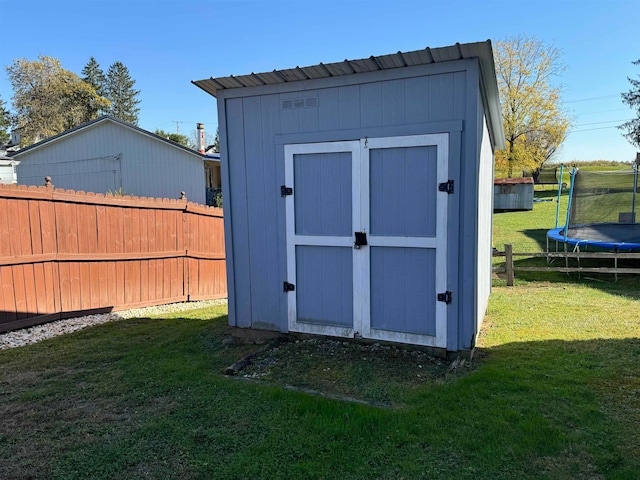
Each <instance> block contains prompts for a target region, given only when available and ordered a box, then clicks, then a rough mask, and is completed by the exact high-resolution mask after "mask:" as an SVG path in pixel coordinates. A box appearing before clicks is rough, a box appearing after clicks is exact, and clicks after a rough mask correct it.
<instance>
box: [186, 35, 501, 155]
mask: <svg viewBox="0 0 640 480" xmlns="http://www.w3.org/2000/svg"><path fill="white" fill-rule="evenodd" d="M467 58H477V59H478V60H479V62H480V70H481V76H482V82H483V85H484V90H485V92H484V94H485V98H486V104H487V109H488V111H487V112H486V114H487V117H488V119H489V125H490V128H491V130H492V137H493V140H494V143H495V145H496V147H497V148H498V149H503V148H505V141H504V133H503V132H504V129H503V123H502V113H501V109H500V98H499V94H498V84H497V81H496V73H495V64H494V61H493V50H492V48H491V40H487V41H485V42H476V43H463V44H460V43H456V44H455V45H451V46H448V47H439V48H429V47H427V48H425V49H424V50H415V51H412V52H397V53H392V54H389V55H379V56H375V55H372V56H371V57H369V58H363V59H359V60H344V61H342V62H336V63H319V64H318V65H312V66H309V67H295V68H288V69H284V70H273V71H272V72H264V73H253V72H252V73H251V74H249V75H239V76H234V75H230V76H228V77H217V78H213V77H211V78H208V79H204V80H195V81H192V82H191V83H193V84H194V85H196V86H198V87H200V88H201V89H202V90H204V91H205V92H207V93H209V94H211V95H213V96H214V97H216V96H217V94H218V92H219V91H221V90H228V89H232V88H243V87H259V86H262V85H277V84H282V83H289V82H300V81H305V80H313V79H319V78H329V77H339V76H343V75H353V74H355V73H366V72H376V71H379V70H389V69H394V68H404V67H412V66H417V65H428V64H431V63H441V62H448V61H454V60H461V59H467Z"/></svg>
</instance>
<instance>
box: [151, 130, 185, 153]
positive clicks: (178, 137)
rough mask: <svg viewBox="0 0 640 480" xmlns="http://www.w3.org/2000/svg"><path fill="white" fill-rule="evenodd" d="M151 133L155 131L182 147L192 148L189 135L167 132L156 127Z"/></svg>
mask: <svg viewBox="0 0 640 480" xmlns="http://www.w3.org/2000/svg"><path fill="white" fill-rule="evenodd" d="M153 133H155V134H156V135H158V136H159V137H162V138H166V139H167V140H171V141H172V142H176V143H179V144H180V145H182V146H184V147H187V148H192V147H191V141H190V140H189V137H187V136H186V135H182V134H180V133H167V132H165V131H164V130H160V129H156V130H155V131H154V132H153Z"/></svg>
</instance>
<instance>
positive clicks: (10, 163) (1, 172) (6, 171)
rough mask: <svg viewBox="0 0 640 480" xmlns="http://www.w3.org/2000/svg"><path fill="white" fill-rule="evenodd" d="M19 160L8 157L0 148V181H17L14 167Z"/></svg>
mask: <svg viewBox="0 0 640 480" xmlns="http://www.w3.org/2000/svg"><path fill="white" fill-rule="evenodd" d="M19 164H20V162H19V161H17V160H15V159H13V158H11V157H8V156H6V155H5V154H4V152H3V151H2V150H0V183H18V177H17V175H16V167H17V166H18V165H19Z"/></svg>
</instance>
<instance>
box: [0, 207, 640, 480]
mask: <svg viewBox="0 0 640 480" xmlns="http://www.w3.org/2000/svg"><path fill="white" fill-rule="evenodd" d="M554 219H555V203H553V202H549V203H536V204H535V206H534V210H533V211H531V212H518V213H513V214H498V215H495V216H494V220H495V233H494V245H496V246H500V247H501V243H507V242H508V243H513V244H514V250H516V251H523V250H531V251H535V250H536V249H537V250H540V249H541V247H540V241H541V239H543V238H544V236H542V232H543V231H544V232H546V230H547V229H548V228H551V227H552V226H553V222H554ZM639 286H640V285H639V282H638V280H637V277H630V276H627V277H625V279H624V280H621V281H619V282H617V283H615V282H612V281H602V280H601V279H600V280H598V281H596V280H590V279H584V278H582V279H580V278H578V277H575V276H571V277H569V276H566V275H564V274H551V275H550V274H544V275H543V274H538V277H533V276H532V275H530V276H528V277H526V276H524V275H523V276H520V275H518V277H517V279H516V286H515V287H505V286H503V282H502V281H500V280H496V281H495V284H494V289H493V292H492V296H491V300H490V305H489V310H488V312H487V315H486V318H485V321H484V325H483V329H482V332H481V335H480V338H479V340H478V344H479V349H478V352H477V355H476V357H475V359H474V361H473V363H472V364H471V365H470V367H469V368H464V369H462V371H458V372H455V373H450V372H447V371H446V368H444V367H446V365H444V366H443V365H442V363H438V362H437V361H435V360H433V359H431V360H428V359H426V358H425V357H424V356H422V354H420V353H412V351H411V350H410V349H409V350H402V349H400V350H398V351H395V350H394V351H392V352H389V351H388V352H387V353H386V354H384V355H382V354H380V353H376V357H375V359H372V358H371V357H367V356H366V355H369V353H368V351H367V352H366V353H363V352H364V351H360V350H358V349H357V348H353V349H351V350H350V352H351V353H343V352H342V351H341V350H342V349H343V346H342V342H338V343H339V345H338V344H336V347H335V348H334V349H333V350H330V351H329V352H326V351H321V352H320V353H322V354H323V355H325V356H324V357H322V359H319V360H318V362H317V363H316V362H314V361H311V356H312V355H318V354H319V353H318V350H313V349H311V347H310V346H309V344H308V343H305V342H300V343H299V344H294V345H293V347H292V349H291V350H290V352H291V353H290V354H289V355H288V357H287V362H289V365H290V367H289V368H288V369H285V370H284V371H282V372H281V373H280V374H279V375H275V376H272V377H270V378H268V379H267V380H268V382H261V381H255V380H254V381H243V380H242V379H236V378H227V377H224V376H223V375H222V374H221V371H222V369H223V368H224V367H226V366H228V365H230V364H231V363H233V362H234V361H236V360H238V359H240V358H242V357H244V356H245V355H247V354H248V353H250V352H252V351H254V350H255V349H256V348H258V347H256V346H255V345H225V344H223V342H222V340H223V339H224V338H225V337H226V336H228V335H229V327H228V326H227V319H226V310H225V308H224V307H211V308H208V309H203V310H195V311H192V312H189V313H185V312H180V313H176V314H173V315H165V316H163V317H161V318H153V319H133V320H122V321H117V322H113V323H110V324H104V325H100V326H96V327H92V328H90V329H86V330H84V331H81V332H77V333H74V334H70V335H67V336H64V337H58V338H55V339H51V340H47V341H45V342H42V343H39V344H36V345H32V346H28V347H21V348H16V349H10V350H3V351H0V478H2V479H22V478H46V479H87V478H91V479H129V478H131V479H137V478H154V479H164V478H166V479H173V478H179V479H227V478H229V479H234V478H238V479H244V478H249V479H253V478H264V479H276V478H291V479H298V478H318V479H320V478H325V479H334V478H338V479H413V478H416V479H421V478H428V479H473V480H476V479H502V478H509V479H538V478H551V479H601V478H606V479H609V478H610V479H637V478H640V374H639V371H638V363H639V361H640V325H639V321H638V317H639V315H638V311H639V307H640V288H638V287H639ZM353 352H355V354H353ZM382 356H385V357H386V358H387V359H388V361H387V360H385V361H380V358H382ZM429 361H432V362H433V363H432V364H431V363H428V362H429ZM332 362H333V363H332ZM285 365H286V364H285ZM319 366H321V367H322V368H319ZM419 366H422V367H423V368H426V369H427V372H426V373H425V374H424V375H423V376H422V377H418V374H419V373H420V372H419V370H418V368H419ZM336 372H337V373H336ZM416 372H418V373H416ZM257 378H260V377H259V375H258V376H257ZM345 378H347V379H350V380H349V382H347V383H345V381H344V379H345ZM285 385H293V386H299V387H304V388H309V389H311V390H316V391H319V392H321V393H329V394H330V393H332V392H334V391H337V392H338V393H342V394H346V395H347V396H350V397H353V398H355V399H364V400H373V401H381V403H382V404H385V405H386V406H384V407H378V406H371V405H367V404H362V403H356V402H351V401H345V400H339V399H331V398H326V397H323V396H320V395H313V394H309V393H304V392H300V391H291V390H289V389H286V388H284V386H285ZM334 393H335V392H334Z"/></svg>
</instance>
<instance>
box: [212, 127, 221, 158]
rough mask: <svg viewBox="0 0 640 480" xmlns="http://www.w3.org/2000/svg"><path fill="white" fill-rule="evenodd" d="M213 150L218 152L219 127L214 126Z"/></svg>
mask: <svg viewBox="0 0 640 480" xmlns="http://www.w3.org/2000/svg"><path fill="white" fill-rule="evenodd" d="M213 151H214V152H216V153H220V128H219V127H216V136H215V138H214V139H213Z"/></svg>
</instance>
